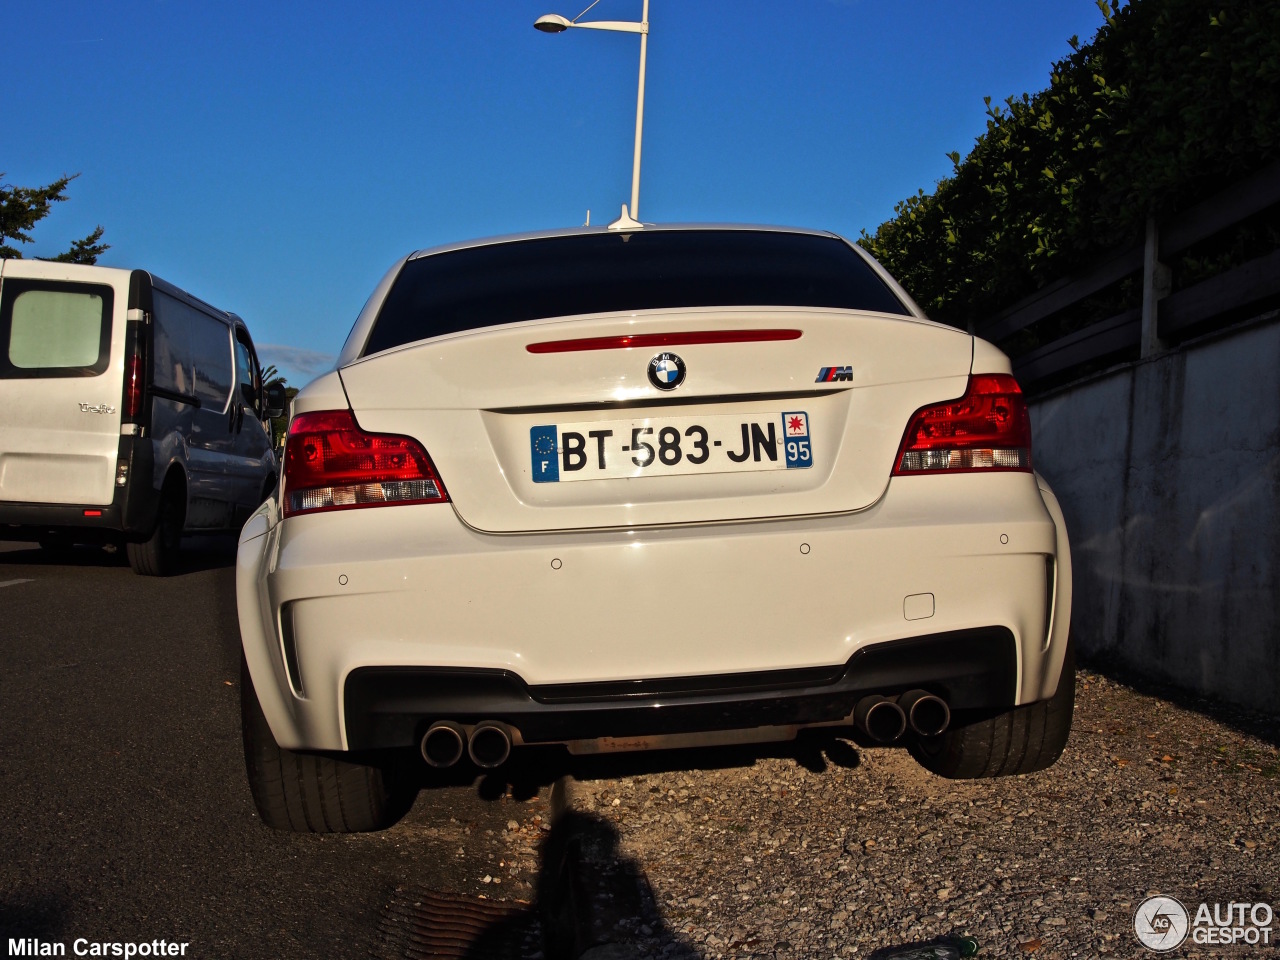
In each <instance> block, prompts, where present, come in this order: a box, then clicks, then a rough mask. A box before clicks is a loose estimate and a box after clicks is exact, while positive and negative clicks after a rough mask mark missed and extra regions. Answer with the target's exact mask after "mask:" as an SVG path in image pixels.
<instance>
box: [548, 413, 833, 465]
mask: <svg viewBox="0 0 1280 960" xmlns="http://www.w3.org/2000/svg"><path fill="white" fill-rule="evenodd" d="M529 453H530V457H531V461H530V462H531V465H532V468H533V479H534V481H535V482H536V483H563V482H565V481H569V480H611V479H619V478H623V477H648V476H674V475H676V474H683V473H746V472H749V471H754V470H788V469H795V468H803V467H811V466H813V447H812V445H811V443H810V441H809V415H808V414H807V413H804V412H803V411H797V412H793V413H783V414H781V415H778V414H759V415H752V414H747V415H745V416H743V415H738V416H712V417H649V418H645V419H642V420H604V421H595V422H592V423H551V424H545V425H543V426H537V427H530V428H529Z"/></svg>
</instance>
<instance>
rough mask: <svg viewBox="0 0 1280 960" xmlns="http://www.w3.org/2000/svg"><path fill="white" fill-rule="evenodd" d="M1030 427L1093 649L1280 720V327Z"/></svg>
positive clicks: (1112, 379)
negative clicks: (1062, 522) (1058, 507)
mask: <svg viewBox="0 0 1280 960" xmlns="http://www.w3.org/2000/svg"><path fill="white" fill-rule="evenodd" d="M1031 422H1032V429H1033V433H1034V444H1035V446H1034V448H1033V449H1034V458H1035V465H1036V469H1038V470H1039V471H1040V472H1041V473H1042V474H1043V475H1044V476H1045V478H1046V479H1048V481H1049V482H1050V483H1051V484H1052V486H1053V489H1054V492H1055V493H1057V495H1058V498H1059V500H1060V501H1061V502H1062V509H1063V512H1064V514H1065V515H1066V519H1067V528H1068V531H1069V533H1070V536H1071V544H1072V557H1073V560H1074V569H1075V599H1074V605H1073V611H1072V633H1073V634H1074V636H1075V638H1076V642H1077V644H1078V646H1079V649H1080V650H1081V652H1082V653H1085V654H1089V653H1096V652H1102V651H1106V652H1109V653H1112V654H1114V655H1116V656H1118V657H1120V658H1121V659H1122V660H1123V661H1124V662H1125V663H1127V664H1128V665H1130V666H1131V667H1133V668H1135V669H1137V670H1140V671H1143V672H1145V673H1147V674H1149V675H1151V676H1153V677H1155V678H1158V679H1162V680H1168V681H1172V682H1174V683H1177V684H1179V685H1180V686H1184V687H1188V688H1190V689H1193V690H1196V691H1198V692H1201V693H1203V694H1204V695H1206V696H1210V697H1213V698H1215V699H1219V700H1225V701H1229V702H1232V703H1236V704H1240V705H1243V706H1248V707H1254V708H1258V709H1263V710H1268V711H1272V712H1276V711H1280V616H1278V614H1280V319H1277V318H1274V317H1273V318H1271V319H1270V320H1269V321H1268V322H1266V323H1264V324H1259V325H1253V326H1247V327H1244V328H1242V329H1240V330H1238V331H1235V332H1232V333H1229V334H1226V335H1223V336H1220V337H1216V338H1213V339H1206V340H1204V341H1201V342H1199V343H1196V344H1192V345H1191V346H1188V347H1186V348H1182V349H1179V350H1177V351H1175V352H1173V353H1170V354H1166V355H1164V356H1160V357H1156V358H1153V359H1150V360H1146V361H1142V362H1139V363H1136V364H1133V365H1130V366H1126V367H1124V368H1121V369H1119V370H1114V371H1111V372H1108V373H1106V374H1103V375H1101V376H1099V377H1097V378H1096V379H1092V380H1089V381H1087V382H1085V383H1082V384H1079V385H1077V386H1074V387H1071V388H1070V389H1067V390H1065V391H1063V392H1060V393H1057V394H1055V395H1052V396H1050V397H1048V398H1046V399H1044V400H1040V401H1036V402H1033V404H1032V406H1031Z"/></svg>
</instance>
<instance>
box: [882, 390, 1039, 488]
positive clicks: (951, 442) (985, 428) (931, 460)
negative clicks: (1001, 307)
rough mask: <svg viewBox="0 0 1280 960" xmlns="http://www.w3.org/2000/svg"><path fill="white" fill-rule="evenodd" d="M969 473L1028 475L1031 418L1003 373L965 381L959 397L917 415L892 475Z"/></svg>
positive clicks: (932, 405) (1029, 467) (923, 410)
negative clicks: (981, 471)
mask: <svg viewBox="0 0 1280 960" xmlns="http://www.w3.org/2000/svg"><path fill="white" fill-rule="evenodd" d="M973 470H1022V471H1026V472H1030V471H1031V418H1030V417H1029V416H1028V415H1027V402H1026V400H1025V399H1024V398H1023V396H1022V390H1021V389H1019V387H1018V381H1017V380H1015V379H1014V378H1013V377H1011V376H1009V375H1008V374H982V375H977V376H971V377H970V378H969V386H968V389H966V390H965V393H964V396H963V397H960V398H959V399H958V400H949V401H947V402H946V403H936V404H930V405H929V406H927V407H921V408H920V409H919V410H917V411H916V412H915V414H914V415H913V416H912V417H911V422H910V423H909V424H908V426H907V433H906V436H904V437H903V438H902V446H901V448H899V450H898V460H897V462H896V464H895V465H894V468H893V473H894V476H904V475H911V474H920V473H961V472H967V471H973Z"/></svg>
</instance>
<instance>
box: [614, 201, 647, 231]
mask: <svg viewBox="0 0 1280 960" xmlns="http://www.w3.org/2000/svg"><path fill="white" fill-rule="evenodd" d="M609 229H610V230H643V229H644V224H643V223H641V222H640V221H639V220H632V219H631V214H629V213H627V205H626V204H625V203H624V204H623V205H622V216H620V217H618V219H617V220H615V221H613V223H611V224H609Z"/></svg>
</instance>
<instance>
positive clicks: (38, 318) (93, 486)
mask: <svg viewBox="0 0 1280 960" xmlns="http://www.w3.org/2000/svg"><path fill="white" fill-rule="evenodd" d="M0 269H2V272H0V410H3V411H4V413H3V416H0V501H9V502H18V503H40V504H85V505H90V506H92V505H107V504H110V503H111V501H112V496H113V494H114V480H115V471H116V457H117V453H118V451H119V445H120V421H121V415H120V406H121V402H122V387H123V375H124V337H125V311H126V309H127V303H128V290H129V286H128V285H129V272H128V271H126V270H111V269H105V268H101V267H86V266H79V265H74V264H62V263H46V262H42V261H26V260H7V261H3V263H0Z"/></svg>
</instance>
